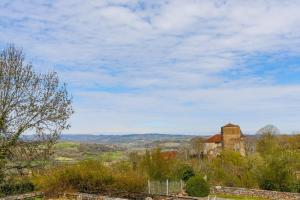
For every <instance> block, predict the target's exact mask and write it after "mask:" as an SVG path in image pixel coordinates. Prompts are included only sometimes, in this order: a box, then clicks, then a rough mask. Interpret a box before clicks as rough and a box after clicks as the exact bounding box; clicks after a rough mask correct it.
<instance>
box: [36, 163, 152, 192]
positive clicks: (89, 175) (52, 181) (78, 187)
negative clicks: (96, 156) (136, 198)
mask: <svg viewBox="0 0 300 200" xmlns="http://www.w3.org/2000/svg"><path fill="white" fill-rule="evenodd" d="M45 177H47V178H45ZM33 182H34V184H35V185H36V187H37V188H38V189H39V190H42V191H44V192H46V193H47V194H50V195H51V194H52V195H53V194H57V193H59V192H63V191H78V192H85V193H104V194H106V193H110V194H111V193H112V192H116V193H126V194H128V193H136V192H144V189H145V185H146V182H147V181H146V179H145V177H144V176H143V175H141V174H139V173H137V172H135V171H132V170H131V169H130V166H129V165H127V166H126V165H122V166H120V165H115V166H111V167H107V166H104V165H103V164H102V162H100V161H95V160H90V161H81V162H79V163H77V164H74V165H62V166H58V167H55V168H51V169H49V170H45V171H43V172H40V173H37V174H35V175H34V177H33Z"/></svg>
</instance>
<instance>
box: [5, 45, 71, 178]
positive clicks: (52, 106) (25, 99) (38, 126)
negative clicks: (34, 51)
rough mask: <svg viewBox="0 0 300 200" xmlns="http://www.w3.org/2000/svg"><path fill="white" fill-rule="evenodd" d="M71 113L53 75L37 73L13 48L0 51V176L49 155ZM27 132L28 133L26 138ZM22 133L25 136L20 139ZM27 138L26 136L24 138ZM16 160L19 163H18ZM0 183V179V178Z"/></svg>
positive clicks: (62, 85)
mask: <svg viewBox="0 0 300 200" xmlns="http://www.w3.org/2000/svg"><path fill="white" fill-rule="evenodd" d="M72 113H73V109H72V106H71V98H70V96H69V95H68V93H67V90H66V86H65V84H60V82H59V79H58V76H57V74H56V73H55V72H49V73H46V74H40V73H37V72H35V71H34V70H33V67H32V65H31V64H26V63H25V61H24V55H23V53H22V50H20V49H17V48H15V47H14V46H13V45H11V46H8V47H7V48H5V49H4V50H2V51H1V52H0V170H1V171H0V175H2V178H3V175H4V172H5V171H6V170H8V169H11V168H17V169H18V168H19V169H21V168H26V167H27V166H29V163H30V161H31V160H36V159H41V157H47V156H48V155H49V153H50V152H49V149H50V147H51V146H52V145H53V144H54V143H55V141H56V140H57V138H58V136H59V134H60V133H61V131H62V130H65V129H68V128H69V124H68V122H67V120H68V119H69V117H70V115H71V114H72ZM27 133H28V134H29V135H28V136H27ZM24 134H25V136H24ZM26 136H27V137H26ZM18 161H20V162H19V163H18ZM0 180H1V177H0Z"/></svg>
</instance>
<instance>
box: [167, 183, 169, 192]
mask: <svg viewBox="0 0 300 200" xmlns="http://www.w3.org/2000/svg"><path fill="white" fill-rule="evenodd" d="M167 196H169V179H167Z"/></svg>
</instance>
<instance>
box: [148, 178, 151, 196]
mask: <svg viewBox="0 0 300 200" xmlns="http://www.w3.org/2000/svg"><path fill="white" fill-rule="evenodd" d="M148 193H149V194H151V185H150V180H149V179H148Z"/></svg>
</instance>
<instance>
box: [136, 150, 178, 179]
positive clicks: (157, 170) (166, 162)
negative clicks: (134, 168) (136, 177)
mask: <svg viewBox="0 0 300 200" xmlns="http://www.w3.org/2000/svg"><path fill="white" fill-rule="evenodd" d="M173 163H174V160H170V159H165V158H164V157H163V155H162V153H161V150H160V149H154V150H152V151H151V152H150V151H146V153H145V155H144V156H143V158H142V160H141V163H140V167H141V169H142V170H143V171H144V172H146V173H147V175H148V176H149V178H150V179H153V180H166V179H171V178H172V177H173V175H172V169H173V168H174V167H173V166H174V165H173Z"/></svg>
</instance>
